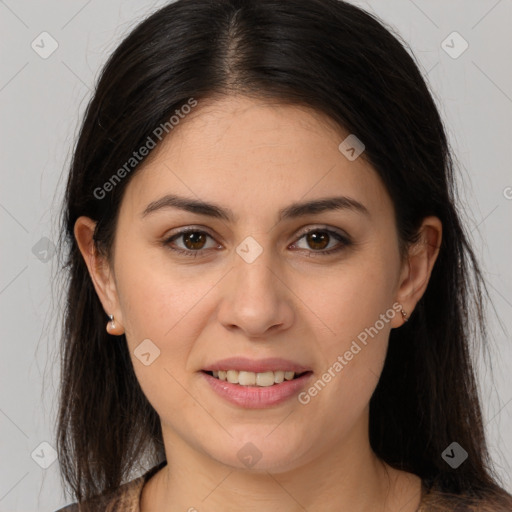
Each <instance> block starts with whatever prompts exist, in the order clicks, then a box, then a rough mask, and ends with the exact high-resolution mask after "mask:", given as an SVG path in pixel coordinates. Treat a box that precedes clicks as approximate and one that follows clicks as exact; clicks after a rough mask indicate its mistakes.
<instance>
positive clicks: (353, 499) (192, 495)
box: [141, 428, 421, 512]
mask: <svg viewBox="0 0 512 512" xmlns="http://www.w3.org/2000/svg"><path fill="white" fill-rule="evenodd" d="M361 432H365V433H366V432H367V431H365V430H364V429H360V428H358V429H354V434H353V435H352V436H350V438H348V439H346V440H345V441H344V442H340V443H339V445H338V446H336V447H332V446H326V447H324V450H320V451H319V452H318V454H317V456H316V457H314V458H312V459H310V460H309V461H307V462H305V463H304V464H300V465H296V466H295V467H293V468H290V469H287V470H286V471H282V470H280V471H273V470H272V469H263V470H259V471H256V470H255V469H251V470H248V469H240V468H235V467H232V466H228V465H225V464H222V463H220V462H219V461H217V460H215V459H212V458H211V457H209V456H208V455H207V454H205V453H204V452H202V451H198V450H195V449H194V448H193V447H191V446H190V445H189V444H187V443H185V442H184V441H183V439H181V437H179V436H178V435H177V434H176V433H175V432H172V431H169V430H167V431H165V430H164V440H165V443H164V444H165V447H166V456H167V465H166V466H165V467H164V468H162V469H161V470H160V471H159V472H158V473H157V474H156V475H154V476H153V477H152V478H151V479H150V480H149V481H148V482H147V484H146V486H145V487H144V489H143V493H142V497H141V512H152V511H154V510H159V511H160V510H161V511H165V512H174V511H181V512H182V511H184V510H186V511H190V512H195V511H199V512H200V511H201V510H206V509H207V510H209V511H212V512H221V511H222V512H235V511H239V510H246V511H248V512H260V511H261V512H263V511H268V510H269V509H272V510H280V511H283V512H299V511H300V512H304V510H322V511H323V512H331V511H332V512H335V511H336V512H340V511H341V512H344V511H347V512H349V511H350V512H366V511H372V512H376V511H379V512H380V511H382V512H384V511H386V512H387V511H392V510H400V511H401V512H414V511H415V510H416V509H417V506H418V504H419V501H420V496H421V481H420V479H419V478H418V477H417V476H415V475H411V474H408V473H404V472H401V471H398V470H395V469H393V468H391V467H390V466H388V465H386V464H385V463H383V462H382V461H381V460H380V459H378V458H377V456H376V455H375V453H374V452H373V451H372V450H371V448H370V445H369V440H368V437H367V435H366V436H364V435H361V434H360V433H361ZM185 461H186V462H185Z"/></svg>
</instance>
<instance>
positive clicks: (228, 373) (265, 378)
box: [212, 370, 295, 387]
mask: <svg viewBox="0 0 512 512" xmlns="http://www.w3.org/2000/svg"><path fill="white" fill-rule="evenodd" d="M212 373H213V376H214V377H216V378H218V379H219V380H225V381H227V382H230V383H231V384H240V385H241V386H261V387H268V386H273V385H274V384H281V382H283V381H285V380H292V379H293V378H294V377H295V372H285V371H283V370H277V371H275V372H261V373H255V372H246V371H243V370H242V371H240V372H239V371H237V370H218V371H213V372H212Z"/></svg>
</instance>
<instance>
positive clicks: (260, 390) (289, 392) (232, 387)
mask: <svg viewBox="0 0 512 512" xmlns="http://www.w3.org/2000/svg"><path fill="white" fill-rule="evenodd" d="M200 373H201V374H202V375H203V377H204V378H205V379H206V382H208V384H210V386H211V387H212V389H213V390H214V391H215V392H216V393H217V394H218V395H220V396H221V397H223V398H225V399H226V400H227V401H228V402H231V403H232V404H235V405H238V406H240V407H244V408H246V409H263V408H265V407H269V406H271V405H276V404H280V403H282V402H284V401H286V400H288V399H289V398H291V397H292V396H294V395H296V394H297V393H298V392H299V391H300V390H301V389H302V388H304V387H305V386H306V384H307V383H308V381H309V380H310V378H311V376H312V375H313V372H308V373H305V374H303V375H301V376H300V377H298V378H296V379H293V380H285V381H283V382H281V383H280V384H273V385H272V386H266V387H263V386H241V385H240V384H231V382H228V381H225V380H219V379H216V378H215V377H212V376H211V375H209V374H208V373H206V372H203V371H201V372H200Z"/></svg>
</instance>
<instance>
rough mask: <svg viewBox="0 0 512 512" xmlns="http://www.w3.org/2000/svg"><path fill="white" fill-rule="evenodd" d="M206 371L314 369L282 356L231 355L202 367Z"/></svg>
mask: <svg viewBox="0 0 512 512" xmlns="http://www.w3.org/2000/svg"><path fill="white" fill-rule="evenodd" d="M202 370H203V371H205V372H213V371H219V370H237V371H245V372H254V373H263V372H270V371H277V370H283V371H285V372H295V373H302V372H307V371H312V370H311V368H308V367H307V366H303V365H301V364H298V363H295V362H293V361H290V360H288V359H282V358H280V357H271V358H267V359H259V360H255V359H248V358H246V357H229V358H227V359H222V360H220V361H216V362H215V363H212V364H210V365H208V366H205V367H204V368H202Z"/></svg>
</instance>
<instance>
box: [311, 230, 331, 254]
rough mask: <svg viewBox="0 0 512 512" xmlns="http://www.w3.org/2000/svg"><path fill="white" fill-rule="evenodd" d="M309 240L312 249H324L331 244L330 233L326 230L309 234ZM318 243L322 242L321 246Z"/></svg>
mask: <svg viewBox="0 0 512 512" xmlns="http://www.w3.org/2000/svg"><path fill="white" fill-rule="evenodd" d="M307 241H308V244H309V246H310V247H311V248H312V249H320V250H322V249H325V247H327V245H329V235H328V234H327V233H325V232H324V231H314V232H312V233H308V234H307ZM324 242H326V243H324ZM318 244H320V246H318Z"/></svg>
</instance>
